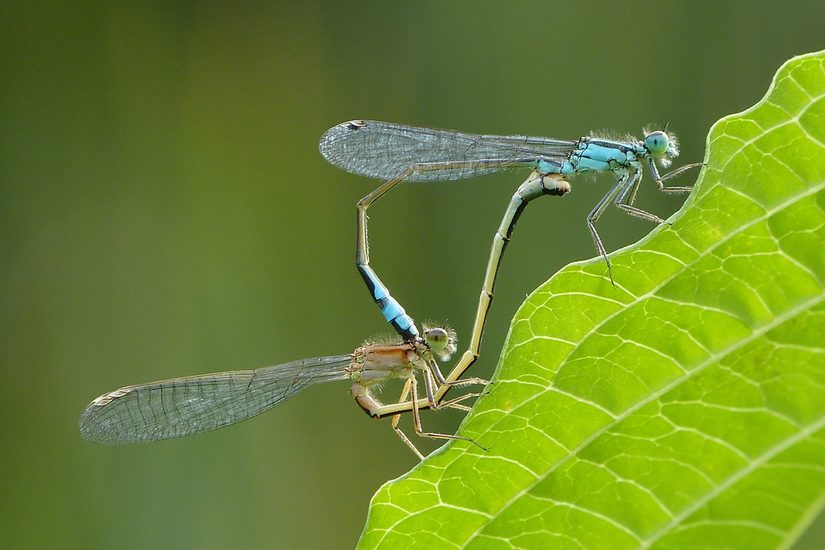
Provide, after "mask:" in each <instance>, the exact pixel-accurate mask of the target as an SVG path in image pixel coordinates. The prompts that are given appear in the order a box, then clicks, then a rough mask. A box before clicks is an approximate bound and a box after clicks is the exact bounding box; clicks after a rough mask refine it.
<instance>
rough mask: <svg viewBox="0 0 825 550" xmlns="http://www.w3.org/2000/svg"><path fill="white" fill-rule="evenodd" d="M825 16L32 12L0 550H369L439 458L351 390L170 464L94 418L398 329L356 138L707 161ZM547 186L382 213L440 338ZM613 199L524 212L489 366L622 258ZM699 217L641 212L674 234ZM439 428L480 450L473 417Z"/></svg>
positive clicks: (344, 8)
mask: <svg viewBox="0 0 825 550" xmlns="http://www.w3.org/2000/svg"><path fill="white" fill-rule="evenodd" d="M583 6H588V7H583ZM824 16H825V7H823V4H822V2H821V0H812V1H810V2H793V3H778V2H777V3H772V4H768V3H760V4H759V7H758V9H757V8H756V5H755V4H754V3H752V2H744V1H738V2H724V3H722V2H682V3H669V2H665V3H651V2H621V3H613V4H608V3H603V4H602V3H581V2H556V3H549V2H541V1H536V2H523V1H511V2H506V3H505V2H488V1H474V2H443V1H428V2H415V3H409V5H401V4H400V3H398V4H396V3H390V2H386V3H381V2H371V3H360V2H341V1H340V0H335V1H327V2H317V1H302V2H260V3H247V2H236V3H206V2H140V3H130V2H122V3H121V2H100V3H94V2H80V3H69V2H66V3H64V2H48V3H38V2H3V3H2V7H1V8H0V193H2V196H0V212H1V213H0V231H1V233H0V254H2V256H0V260H1V261H2V264H0V307H1V308H2V309H1V311H0V319H2V330H0V360H1V361H2V362H1V363H0V413H1V414H2V419H0V420H1V421H2V441H3V444H2V452H0V503H2V513H0V533H2V540H0V545H2V546H4V547H14V548H36V547H50V548H52V547H66V548H69V547H81V546H82V547H87V548H95V547H104V546H106V547H111V546H114V547H134V548H163V547H165V548H186V547H189V548H254V547H279V548H349V547H352V546H353V545H354V543H355V542H356V540H357V537H358V535H359V533H360V530H361V527H362V525H363V521H364V517H365V514H366V511H367V506H368V501H369V498H370V496H371V495H372V493H373V492H374V491H375V489H376V488H377V487H378V486H379V485H380V484H381V483H383V482H384V481H386V480H389V479H392V478H394V477H397V476H399V475H401V474H403V473H404V472H405V471H406V470H408V469H409V468H411V467H412V466H414V465H415V463H416V459H415V457H414V456H413V455H412V454H411V453H410V452H409V451H408V450H407V448H406V447H404V445H402V444H401V442H400V441H399V440H398V439H397V437H396V436H395V435H394V434H393V432H392V431H391V430H390V427H389V424H388V422H387V421H381V422H378V421H373V420H370V419H368V418H367V417H366V416H365V415H364V414H363V413H362V412H361V411H360V410H359V409H358V408H357V407H356V406H355V404H354V403H353V402H352V401H351V399H350V398H349V397H348V395H347V385H346V384H345V383H340V384H330V385H328V386H326V387H314V388H311V389H310V390H308V391H306V392H305V393H304V394H302V395H300V396H298V397H296V398H295V399H293V400H292V401H291V402H288V403H286V404H284V405H283V406H281V407H279V408H278V409H276V410H274V411H272V412H270V413H268V414H266V415H263V416H260V417H257V418H255V419H253V420H251V421H248V422H245V423H243V424H240V425H237V426H234V427H231V428H227V429H224V430H220V431H217V432H213V433H209V434H205V435H201V436H197V437H192V438H188V439H183V440H176V441H168V442H162V443H156V444H150V445H143V446H132V447H119V448H108V447H102V446H97V445H93V444H89V443H85V442H83V441H82V440H81V439H80V437H79V434H78V432H77V419H78V415H79V414H80V412H81V411H82V410H83V408H84V407H85V405H86V404H87V403H88V402H89V401H90V400H91V399H92V398H94V397H95V396H97V395H99V394H101V393H103V392H106V391H110V390H113V389H115V388H117V387H120V386H123V385H126V384H131V383H138V382H147V381H151V380H156V379H161V378H168V377H171V376H180V375H187V374H195V373H202V372H210V371H217V370H230V369H245V368H254V367H257V366H263V365H267V364H273V363H278V362H285V361H289V360H293V359H297V358H301V357H307V356H315V355H323V354H337V353H347V352H349V351H351V350H352V349H353V348H354V347H355V346H357V345H358V344H359V343H360V342H361V341H362V340H364V339H365V338H368V337H370V336H373V335H375V334H376V333H381V332H386V331H387V329H386V327H385V325H384V323H383V321H382V319H381V317H380V315H379V313H378V311H377V309H376V307H375V306H374V305H373V303H372V301H371V300H370V298H369V296H368V295H367V292H366V290H365V289H364V286H363V283H362V282H361V280H360V278H359V277H358V275H357V273H356V271H355V268H354V265H353V253H354V242H355V208H354V205H355V202H356V201H357V200H358V199H359V198H360V197H361V196H363V195H364V194H366V193H367V192H368V191H369V190H370V189H372V187H373V186H374V185H376V182H373V181H369V180H366V179H364V178H359V177H355V176H351V175H349V174H346V173H343V172H341V171H339V170H337V169H335V168H333V167H331V166H329V165H327V164H326V163H325V162H324V160H323V159H322V158H321V157H320V155H319V154H318V152H317V142H318V138H319V137H320V136H321V134H322V133H323V132H324V130H326V129H327V128H328V127H330V126H332V125H334V124H337V123H339V122H341V121H344V120H348V119H352V118H377V119H385V120H391V121H399V122H405V123H409V124H417V125H429V126H439V127H447V128H459V129H463V130H468V131H478V132H486V133H525V134H534V135H551V136H556V137H567V138H576V137H578V136H580V135H583V134H585V133H587V132H589V131H592V130H598V129H604V128H608V129H612V130H613V131H615V132H617V133H619V134H624V133H639V132H640V127H641V126H642V125H644V124H647V123H650V122H659V123H668V124H669V125H670V128H671V129H672V130H674V131H676V132H677V133H678V134H679V136H680V137H681V140H682V145H683V157H682V159H680V160H681V161H682V162H690V161H697V160H700V159H701V158H702V155H703V151H704V147H705V142H704V140H705V136H706V133H707V131H708V128H709V127H710V125H711V124H712V123H713V122H714V121H715V120H717V119H718V118H719V117H721V116H723V115H726V114H729V113H733V112H737V111H740V110H743V109H745V108H747V107H749V106H750V105H752V104H753V103H754V102H756V101H757V100H758V99H759V98H761V97H762V95H763V94H764V93H765V91H766V89H767V87H768V84H769V82H770V79H771V77H772V75H773V74H774V72H775V71H776V69H777V68H778V67H779V66H780V64H781V63H782V62H784V61H785V60H786V59H788V58H790V57H791V56H793V55H795V54H801V53H805V52H809V51H814V50H818V49H821V48H822V47H823V46H825V33H823V26H822V21H823V17H824ZM523 176H524V174H520V173H508V174H500V175H495V176H488V177H484V178H480V179H477V180H472V181H466V182H459V183H450V184H442V185H409V186H404V187H403V188H401V189H399V190H397V191H395V192H393V193H392V194H391V195H389V196H388V197H387V198H386V199H384V200H382V201H381V203H379V205H378V206H377V207H376V208H375V209H374V210H373V211H372V218H371V220H372V225H371V236H372V247H373V248H372V252H373V253H372V261H373V266H374V267H375V268H376V269H377V270H378V272H379V273H380V274H381V276H382V277H383V279H384V280H385V282H386V283H387V284H388V286H389V287H390V288H391V289H392V290H393V291H394V294H395V295H396V296H397V297H398V298H399V299H400V300H401V301H402V303H404V304H405V305H406V307H407V309H408V311H410V312H411V313H412V314H413V315H414V316H415V317H417V318H419V319H425V318H433V319H438V320H447V321H449V322H450V323H451V324H453V326H454V327H455V328H456V329H458V331H459V334H460V336H461V335H466V334H467V333H468V331H469V329H470V326H471V323H472V318H473V314H474V311H475V303H476V300H477V297H478V293H479V289H480V284H481V278H482V272H483V269H484V265H485V262H486V258H487V251H488V248H489V244H490V241H491V238H492V235H493V231H494V230H495V227H496V226H497V224H498V219H499V217H500V216H501V214H502V212H503V210H504V207H505V204H506V202H507V200H508V198H509V197H510V195H511V194H512V192H513V190H514V189H515V187H516V185H517V184H518V183H520V182H521V181H522V179H523ZM608 183H610V181H609V178H608V179H604V178H593V179H585V180H584V181H578V182H574V185H575V189H574V193H573V194H572V195H569V196H568V197H565V198H564V199H563V201H564V202H563V203H562V204H560V200H559V199H554V198H547V199H543V200H541V201H538V202H537V203H535V204H534V205H532V206H530V208H529V209H528V210H527V212H526V213H525V215H524V216H523V217H522V219H521V222H520V224H519V227H518V230H517V232H516V235H515V239H514V241H513V243H512V245H511V246H510V248H509V249H508V253H507V257H506V259H505V262H504V269H503V272H502V276H501V279H500V281H499V285H498V288H497V294H496V302H495V305H494V308H493V310H492V317H491V320H490V322H489V329H488V332H487V335H486V338H485V340H484V346H483V352H482V359H481V360H480V362H479V363H478V365H477V367H476V368H475V370H476V374H477V375H479V376H484V377H488V376H491V375H492V372H493V369H494V367H495V363H496V360H497V358H498V355H499V351H500V349H501V345H502V343H503V341H504V338H505V335H506V331H507V327H508V321H509V319H510V318H511V317H512V315H513V313H514V312H515V310H516V308H517V307H518V305H519V303H520V302H521V300H522V299H523V297H524V296H525V295H526V294H527V293H529V292H530V291H531V290H532V289H534V288H535V287H536V286H538V285H539V284H540V283H541V282H543V281H544V280H545V279H547V278H548V277H550V276H551V275H552V274H553V273H554V272H555V271H556V270H558V269H559V268H560V267H562V266H563V265H565V264H566V263H568V262H570V261H574V260H580V259H584V258H588V257H591V256H593V255H594V251H593V248H592V245H591V242H590V237H589V235H588V232H587V229H586V227H585V224H584V218H585V215H586V213H587V212H588V211H589V209H590V208H591V207H592V206H593V205H594V204H595V202H596V201H597V200H598V198H599V197H600V196H601V194H602V193H604V192H605V190H606V187H607V185H608ZM681 200H682V199H680V198H678V197H677V198H672V197H664V196H662V195H661V194H658V193H657V192H655V190H654V188H653V186H652V185H647V186H645V187H643V191H642V192H641V195H640V204H641V205H642V206H643V207H644V208H646V209H648V210H650V211H652V212H656V213H660V214H662V215H665V216H667V215H669V214H671V213H672V212H674V211H675V210H676V209H678V207H679V206H680V203H681ZM601 228H602V235H603V237H605V240H606V244H607V246H608V248H609V249H616V248H619V247H621V246H624V245H626V244H629V243H632V242H633V241H635V240H636V239H638V238H640V237H641V236H643V235H644V234H645V233H647V232H648V231H650V230H651V227H650V226H649V225H648V224H646V223H645V222H643V221H640V220H636V219H631V218H628V217H626V216H623V215H622V214H618V213H616V212H615V211H612V210H611V211H608V213H607V214H606V215H605V217H604V218H603V222H602V224H601ZM396 391H397V388H395V387H392V388H390V389H388V390H387V392H386V393H385V398H386V399H392V397H393V396H394V394H395V392H396ZM424 419H425V422H426V426H427V427H428V428H430V429H433V430H440V431H446V432H450V431H452V430H455V429H456V428H457V426H458V424H459V422H460V419H461V415H460V414H457V413H452V412H444V413H438V414H434V413H429V414H426V415H425V418H424ZM407 425H408V424H407ZM421 447H422V448H423V449H426V450H427V451H430V450H432V449H435V448H436V446H435V445H432V444H430V443H429V442H421ZM806 544H807V545H815V544H816V538H815V537H813V536H811V535H809V536H808V537H807V538H806V539H805V540H804V541H803V543H802V544H801V545H800V547H804V546H805V545H806ZM811 547H814V546H811Z"/></svg>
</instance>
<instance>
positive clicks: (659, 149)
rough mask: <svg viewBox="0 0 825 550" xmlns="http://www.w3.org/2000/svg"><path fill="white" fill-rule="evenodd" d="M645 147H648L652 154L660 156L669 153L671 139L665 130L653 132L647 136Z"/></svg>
mask: <svg viewBox="0 0 825 550" xmlns="http://www.w3.org/2000/svg"><path fill="white" fill-rule="evenodd" d="M645 147H647V150H648V151H650V154H651V155H653V156H654V157H660V156H662V155H664V154H665V153H667V150H668V147H670V140H669V139H668V137H667V134H666V133H664V132H661V131H657V132H651V133H649V134H647V135H646V136H645Z"/></svg>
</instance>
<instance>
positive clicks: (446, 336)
mask: <svg viewBox="0 0 825 550" xmlns="http://www.w3.org/2000/svg"><path fill="white" fill-rule="evenodd" d="M422 328H423V329H424V341H425V342H426V343H427V346H428V347H429V348H430V351H431V352H433V354H434V355H435V356H436V357H438V358H439V359H440V360H441V361H449V360H450V357H452V356H453V354H454V353H455V351H456V349H458V346H457V344H456V335H455V331H454V330H453V329H451V328H450V327H428V326H427V325H424V326H423V327H422Z"/></svg>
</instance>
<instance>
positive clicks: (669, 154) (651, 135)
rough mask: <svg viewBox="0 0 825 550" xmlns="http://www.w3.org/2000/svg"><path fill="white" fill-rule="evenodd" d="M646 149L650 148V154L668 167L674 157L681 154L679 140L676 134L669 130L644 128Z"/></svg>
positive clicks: (663, 165)
mask: <svg viewBox="0 0 825 550" xmlns="http://www.w3.org/2000/svg"><path fill="white" fill-rule="evenodd" d="M644 133H645V139H644V145H645V149H647V150H648V152H649V153H650V156H651V157H653V158H654V159H656V161H658V163H659V164H660V165H661V166H662V167H664V168H667V167H668V166H670V163H671V162H673V159H675V158H676V157H678V156H679V140H678V139H676V135H675V134H672V133H671V132H668V131H667V130H655V131H653V132H650V131H648V130H644Z"/></svg>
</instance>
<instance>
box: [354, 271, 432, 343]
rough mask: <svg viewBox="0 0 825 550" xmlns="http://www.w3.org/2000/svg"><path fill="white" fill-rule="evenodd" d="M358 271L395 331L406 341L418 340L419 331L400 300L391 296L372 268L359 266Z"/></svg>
mask: <svg viewBox="0 0 825 550" xmlns="http://www.w3.org/2000/svg"><path fill="white" fill-rule="evenodd" d="M358 271H359V272H360V273H361V277H362V278H363V279H364V282H365V283H367V288H369V290H370V294H372V298H373V300H375V303H376V304H378V308H379V309H380V310H381V314H382V315H383V316H384V319H386V320H387V322H388V323H390V324H391V325H392V326H393V328H394V329H395V331H396V332H398V334H399V335H401V337H402V338H403V339H404V340H412V339H415V338H417V337H418V329H417V328H416V326H415V321H413V319H412V317H410V316H409V315H407V312H406V311H405V310H404V308H403V307H402V306H401V304H399V303H398V300H396V299H395V298H393V297H392V296H391V295H390V291H389V290H388V289H387V287H385V286H384V284H383V283H382V282H381V280H380V279H379V278H378V275H376V274H375V272H374V271H373V270H372V268H371V267H369V266H366V265H359V266H358Z"/></svg>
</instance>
